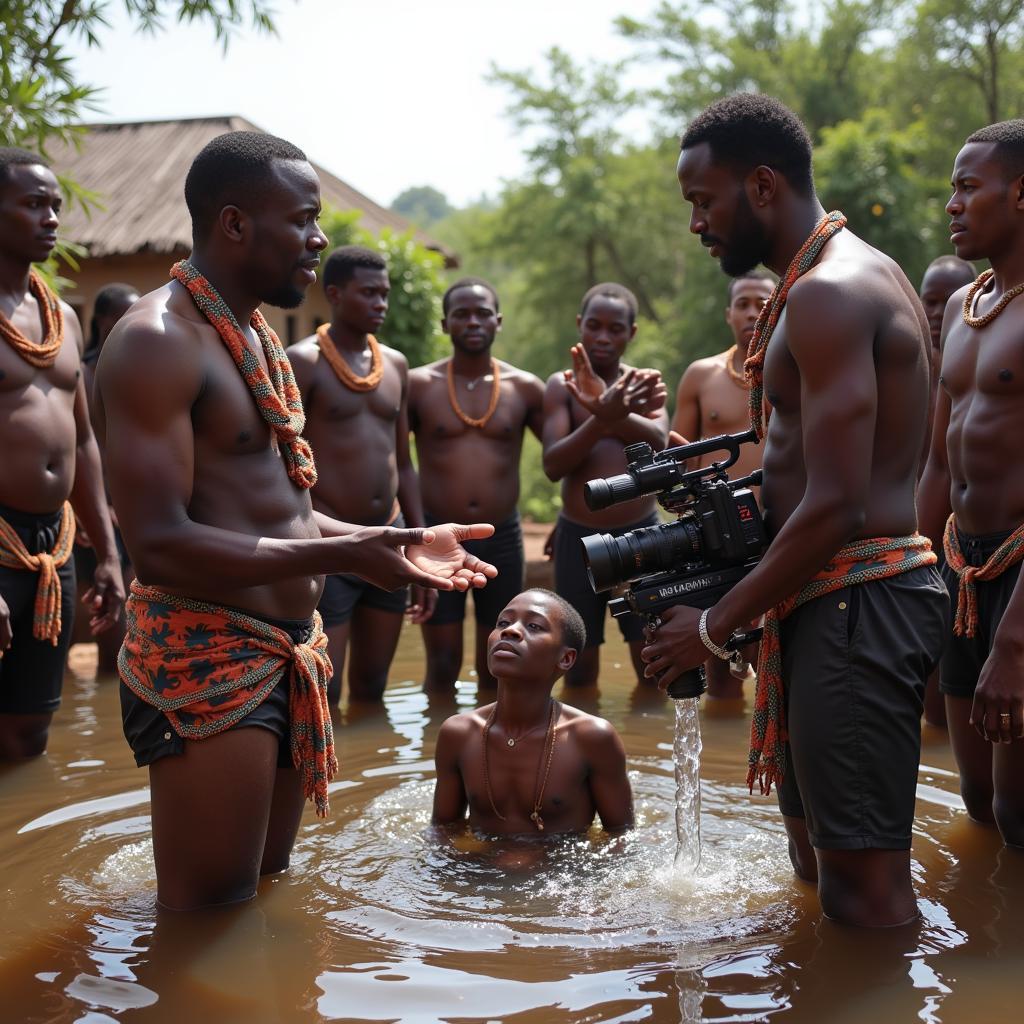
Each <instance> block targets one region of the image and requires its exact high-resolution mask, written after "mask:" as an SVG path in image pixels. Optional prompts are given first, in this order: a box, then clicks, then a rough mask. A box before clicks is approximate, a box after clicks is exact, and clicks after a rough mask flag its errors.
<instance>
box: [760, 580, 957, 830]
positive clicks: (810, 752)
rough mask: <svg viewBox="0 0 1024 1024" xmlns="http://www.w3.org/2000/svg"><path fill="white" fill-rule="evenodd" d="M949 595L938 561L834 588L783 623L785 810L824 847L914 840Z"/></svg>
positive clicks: (782, 801)
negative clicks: (928, 705)
mask: <svg viewBox="0 0 1024 1024" xmlns="http://www.w3.org/2000/svg"><path fill="white" fill-rule="evenodd" d="M948 608H949V599H948V596H947V593H946V588H945V586H944V585H943V583H942V580H941V578H940V577H939V574H938V572H937V571H936V569H935V567H934V566H926V567H922V568H920V569H913V570H911V571H910V572H906V573H903V574H902V575H900V576H894V577H892V578H890V579H884V580H876V581H875V582H873V583H862V584H860V585H858V586H852V587H845V588H843V589H840V590H836V591H833V592H832V593H831V594H826V595H824V596H823V597H819V598H817V599H815V600H813V601H809V602H808V603H807V604H805V605H802V606H801V607H799V608H798V609H797V610H796V611H795V612H793V613H792V614H791V615H790V616H789V617H788V618H787V619H785V620H784V621H783V622H782V633H781V640H782V678H783V680H784V683H785V692H786V709H787V710H786V719H787V723H788V728H789V743H788V745H787V747H786V771H785V775H784V777H783V780H782V784H781V785H780V786H779V787H778V798H779V808H780V809H781V811H782V813H783V814H785V815H787V816H788V817H793V818H804V819H806V823H807V832H808V835H809V838H810V841H811V845H812V846H815V847H817V848H818V849H822V850H861V849H882V850H907V849H909V848H910V838H911V831H912V828H913V823H914V799H915V794H916V790H917V768H918V763H919V760H920V753H921V713H922V711H923V708H924V687H925V681H926V680H927V678H928V675H929V674H930V673H931V671H932V669H933V668H934V667H935V665H936V664H938V661H939V658H940V656H941V654H942V647H943V641H944V639H945V634H946V629H947V623H948V615H949V611H948Z"/></svg>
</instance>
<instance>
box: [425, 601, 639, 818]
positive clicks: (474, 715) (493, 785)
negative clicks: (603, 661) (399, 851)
mask: <svg viewBox="0 0 1024 1024" xmlns="http://www.w3.org/2000/svg"><path fill="white" fill-rule="evenodd" d="M575 653H576V652H575V651H574V650H573V649H572V648H569V647H566V646H565V643H564V640H563V637H562V623H561V611H560V608H559V606H558V604H557V603H556V602H554V601H553V600H552V599H551V598H550V597H548V596H546V595H544V594H542V593H538V592H537V591H526V592H525V593H523V594H520V595H519V596H518V597H516V598H514V599H513V600H512V601H511V602H510V603H509V604H508V606H507V607H506V608H505V610H504V611H503V612H502V613H501V615H500V616H499V617H498V622H497V624H496V626H495V628H494V630H493V631H492V632H491V634H490V638H489V640H488V659H489V661H490V666H491V673H492V675H494V676H495V678H496V679H497V680H498V699H497V704H496V705H493V704H489V705H487V706H486V707H482V708H478V709H476V710H474V711H468V712H464V713H463V714H461V715H455V716H453V717H452V718H449V719H448V720H447V721H446V722H445V723H444V725H442V726H441V730H440V732H439V733H438V737H437V748H436V752H435V763H436V766H437V783H436V785H435V788H434V810H433V819H432V820H433V822H434V824H436V825H453V824H459V823H462V822H466V821H467V811H468V824H469V826H470V827H471V828H474V829H478V830H480V831H482V832H488V833H490V834H492V835H540V834H541V833H540V832H539V831H538V829H537V827H536V825H535V824H534V822H533V821H532V820H531V819H530V814H531V813H532V812H533V808H534V801H535V799H536V794H537V787H538V776H537V770H538V763H539V762H540V761H541V759H542V757H543V758H546V756H547V747H546V744H545V740H546V736H547V729H548V725H549V721H550V713H551V704H550V698H551V689H552V687H553V686H554V684H555V682H556V680H557V679H558V677H559V676H561V675H562V673H563V672H565V671H566V670H567V669H568V668H570V667H571V666H572V663H573V660H574V657H575ZM495 708H496V710H495ZM492 710H494V723H493V725H492V727H491V729H490V733H489V737H488V744H487V758H488V777H489V780H490V789H491V794H492V796H493V797H494V805H495V807H496V808H497V811H498V813H500V815H501V816H502V817H499V816H498V814H497V813H495V807H492V806H491V802H490V800H489V799H488V796H487V791H486V785H485V782H484V775H483V755H484V747H483V743H484V727H485V725H486V723H487V719H488V717H489V715H490V714H491V712H492ZM510 737H511V738H513V739H514V740H515V745H514V746H512V747H510V746H509V745H508V742H507V741H508V739H509V738H510ZM541 773H542V774H543V766H542V767H541ZM595 813H597V814H598V815H599V816H600V818H601V823H602V825H603V826H604V828H605V829H606V830H608V831H609V832H618V831H622V830H623V829H627V828H631V827H632V825H633V799H632V792H631V790H630V785H629V780H628V778H627V777H626V757H625V751H624V750H623V747H622V741H621V740H620V739H619V737H618V734H617V733H616V732H615V730H614V729H613V728H612V727H611V725H609V723H608V722H606V721H604V720H603V719H600V718H595V717H594V716H593V715H588V714H586V713H585V712H583V711H579V710H577V709H576V708H572V707H569V706H567V705H564V704H563V705H561V708H560V713H559V715H558V719H557V721H556V723H555V730H554V753H553V755H552V760H551V771H550V774H549V776H548V781H547V785H546V787H545V789H544V797H543V801H542V804H541V810H540V815H541V818H542V819H543V823H544V830H543V835H551V834H558V833H566V832H584V831H586V829H588V828H589V827H590V825H591V823H592V822H593V820H594V814H595ZM502 818H504V820H502Z"/></svg>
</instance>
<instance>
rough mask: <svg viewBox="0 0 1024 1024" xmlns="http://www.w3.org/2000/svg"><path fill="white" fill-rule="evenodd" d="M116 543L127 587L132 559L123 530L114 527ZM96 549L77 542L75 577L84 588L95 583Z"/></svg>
mask: <svg viewBox="0 0 1024 1024" xmlns="http://www.w3.org/2000/svg"><path fill="white" fill-rule="evenodd" d="M114 544H115V545H116V546H117V557H118V560H119V561H120V563H121V574H122V575H123V576H125V581H124V582H125V587H126V588H127V586H128V579H127V573H128V567H129V566H130V565H131V559H130V558H129V557H128V549H127V548H126V547H125V546H124V538H123V537H122V536H121V531H120V530H119V529H118V528H117V527H116V526H115V527H114ZM96 565H97V559H96V549H95V548H94V547H93V546H92V545H91V544H79V543H78V542H77V541H76V542H75V579H76V580H78V585H79V586H80V587H81V588H82V589H83V590H88V589H89V587H91V586H92V584H93V576H94V575H95V573H96Z"/></svg>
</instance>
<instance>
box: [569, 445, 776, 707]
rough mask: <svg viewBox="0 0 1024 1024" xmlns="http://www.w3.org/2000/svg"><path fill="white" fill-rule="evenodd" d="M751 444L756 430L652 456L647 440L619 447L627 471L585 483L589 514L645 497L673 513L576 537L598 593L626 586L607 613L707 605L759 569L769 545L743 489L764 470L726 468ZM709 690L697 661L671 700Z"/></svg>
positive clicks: (735, 643)
mask: <svg viewBox="0 0 1024 1024" xmlns="http://www.w3.org/2000/svg"><path fill="white" fill-rule="evenodd" d="M747 443H753V444H757V435H756V434H755V433H754V431H753V430H748V431H746V432H744V433H741V434H722V435H720V436H718V437H710V438H706V439H705V440H703V441H695V442H694V443H693V444H684V445H678V446H677V447H674V448H666V449H665V450H664V451H662V452H655V451H654V450H653V449H652V448H651V446H650V445H649V444H631V445H628V446H627V447H626V449H625V455H626V463H627V466H626V472H625V473H622V474H620V475H618V476H612V477H607V478H604V479H597V480H591V481H589V482H588V483H587V484H586V485H585V486H584V488H583V497H584V500H585V501H586V503H587V507H588V508H589V509H590V510H591V511H594V512H596V511H598V510H600V509H604V508H608V507H609V506H611V505H617V504H619V503H620V502H623V501H631V500H633V499H634V498H639V497H641V496H643V495H647V494H656V495H657V496H658V503H659V504H660V505H661V507H662V508H664V509H665V510H666V511H668V512H672V513H674V514H675V515H676V517H677V518H676V520H675V521H674V522H670V523H659V524H657V525H656V526H645V527H641V528H640V529H639V530H631V531H630V532H629V533H624V534H623V535H622V536H621V537H613V536H612V535H611V534H608V533H597V534H594V535H592V536H590V537H585V538H584V539H583V557H584V559H585V561H586V563H587V574H588V576H589V577H590V584H591V586H592V587H593V588H594V590H595V592H597V593H600V592H601V591H604V590H611V589H612V588H613V587H617V586H619V585H621V584H623V583H629V584H630V586H629V587H628V589H627V590H626V591H625V593H624V594H623V595H622V596H621V597H616V598H613V599H612V600H611V601H609V602H608V607H609V608H610V609H611V613H612V615H614V616H616V617H618V616H622V615H626V614H628V613H629V612H635V613H636V614H638V615H643V616H646V617H647V619H648V622H650V623H653V622H654V620H655V619H656V618H657V616H658V613H659V612H661V611H663V610H664V609H666V608H670V607H671V606H672V605H677V604H684V605H688V606H689V607H691V608H701V609H703V608H710V607H711V606H712V605H714V604H715V603H716V602H717V601H719V600H720V599H721V598H722V597H723V596H724V595H725V594H726V593H727V592H728V591H729V590H730V589H731V588H732V587H733V586H735V584H736V583H738V582H739V581H740V580H741V579H743V577H744V576H746V575H747V573H749V572H750V570H751V569H753V568H754V566H755V565H757V563H758V561H759V560H760V557H761V554H762V552H763V551H764V549H765V547H766V546H767V543H768V541H767V537H766V535H765V530H764V523H763V522H762V520H761V511H760V509H759V508H758V506H757V499H756V498H755V497H754V495H753V493H752V492H751V491H750V489H749V488H750V486H751V485H754V486H757V485H758V484H760V483H761V471H760V470H757V471H756V472H754V473H751V474H750V475H749V476H745V477H741V478H740V479H738V480H730V479H729V477H728V475H727V473H726V470H727V469H728V468H729V467H730V466H732V465H734V464H735V462H736V460H737V459H738V458H739V451H740V445H742V444H747ZM717 451H723V452H725V453H726V456H727V457H726V458H724V459H722V460H720V461H717V462H713V463H711V465H709V466H704V467H703V468H701V469H692V470H686V469H685V468H684V466H683V463H685V462H686V461H687V460H688V459H694V458H697V457H698V456H700V455H706V454H707V453H709V452H717ZM759 635H760V631H759V630H758V631H754V632H752V633H745V634H734V635H733V636H732V637H730V639H729V641H728V642H727V643H726V647H727V648H728V649H729V650H738V649H739V648H740V647H741V646H743V645H744V644H746V643H749V642H751V641H752V640H755V639H757V637H758V636H759ZM706 688H707V684H706V682H705V679H704V669H703V667H700V668H697V669H693V670H692V671H689V672H685V673H684V674H683V675H682V676H680V677H679V678H678V679H675V680H673V682H672V683H671V684H670V686H669V688H668V693H669V696H671V697H676V698H682V697H699V696H700V695H701V694H702V693H703V692H704V690H705V689H706Z"/></svg>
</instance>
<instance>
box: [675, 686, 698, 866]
mask: <svg viewBox="0 0 1024 1024" xmlns="http://www.w3.org/2000/svg"><path fill="white" fill-rule="evenodd" d="M675 705H676V735H675V743H674V744H673V748H672V750H673V755H674V760H675V765H676V859H675V866H676V868H678V869H682V870H684V871H696V870H697V867H698V866H699V864H700V751H701V740H700V715H699V713H698V711H697V698H696V697H688V698H684V699H682V700H677V701H676V702H675Z"/></svg>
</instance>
